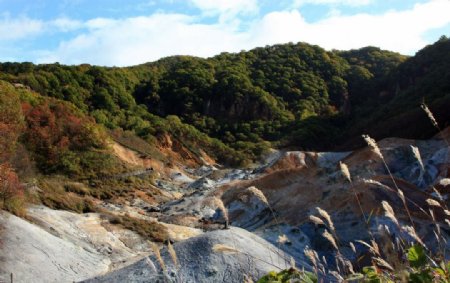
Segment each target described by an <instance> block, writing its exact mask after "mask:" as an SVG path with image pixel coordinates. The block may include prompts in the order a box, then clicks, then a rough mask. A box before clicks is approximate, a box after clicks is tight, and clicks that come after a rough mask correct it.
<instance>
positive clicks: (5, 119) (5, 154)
mask: <svg viewBox="0 0 450 283" xmlns="http://www.w3.org/2000/svg"><path fill="white" fill-rule="evenodd" d="M22 125H23V117H22V111H21V109H20V102H19V97H18V96H17V94H16V93H15V90H14V88H13V87H12V86H11V85H10V84H7V83H5V82H1V81H0V164H1V163H4V162H6V161H8V160H9V158H10V157H11V154H12V152H13V151H14V148H15V145H16V141H17V138H18V137H19V135H20V131H21V128H22Z"/></svg>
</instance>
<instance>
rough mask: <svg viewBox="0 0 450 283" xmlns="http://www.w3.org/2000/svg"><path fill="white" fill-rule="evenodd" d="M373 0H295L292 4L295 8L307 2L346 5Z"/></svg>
mask: <svg viewBox="0 0 450 283" xmlns="http://www.w3.org/2000/svg"><path fill="white" fill-rule="evenodd" d="M372 2H373V0H294V2H293V4H292V6H293V7H295V8H298V7H301V6H303V5H305V4H313V5H330V4H333V5H345V6H364V5H369V4H370V3H372Z"/></svg>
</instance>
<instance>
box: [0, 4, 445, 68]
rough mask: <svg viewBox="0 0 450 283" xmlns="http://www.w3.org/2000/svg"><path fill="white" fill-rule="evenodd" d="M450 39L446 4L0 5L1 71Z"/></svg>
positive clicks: (401, 48) (407, 47) (408, 49)
mask: <svg viewBox="0 0 450 283" xmlns="http://www.w3.org/2000/svg"><path fill="white" fill-rule="evenodd" d="M442 35H446V36H449V35H450V0H0V62H7V61H14V62H25V61H26V62H33V63H37V64H41V63H54V62H59V63H61V64H69V65H73V64H83V63H88V64H95V65H102V66H131V65H137V64H142V63H145V62H150V61H155V60H158V59H160V58H162V57H166V56H172V55H193V56H200V57H211V56H214V55H216V54H219V53H221V52H239V51H241V50H250V49H252V48H255V47H263V46H266V45H273V44H282V43H288V42H294V43H296V42H307V43H310V44H317V45H319V46H321V47H323V48H325V49H327V50H331V49H339V50H348V49H355V48H361V47H364V46H369V45H370V46H376V47H380V48H382V49H387V50H391V51H396V52H399V53H402V54H405V55H414V54H415V52H417V51H418V50H420V49H421V48H423V47H424V46H426V45H427V44H431V43H433V42H435V41H436V40H438V39H439V38H440V37H441V36H442Z"/></svg>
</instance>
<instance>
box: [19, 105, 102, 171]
mask: <svg viewBox="0 0 450 283" xmlns="http://www.w3.org/2000/svg"><path fill="white" fill-rule="evenodd" d="M22 111H23V113H24V115H25V121H26V124H27V129H26V131H25V133H24V136H23V141H24V143H25V144H26V145H27V147H28V148H29V150H30V151H32V152H34V153H35V158H36V161H37V164H38V166H39V167H40V169H41V170H42V171H43V172H46V173H53V172H63V173H69V174H71V173H77V171H78V170H80V168H79V167H80V164H79V163H80V160H79V156H78V154H77V153H79V152H84V151H88V150H93V149H101V148H104V147H105V139H104V137H102V133H101V131H100V130H99V129H98V128H97V127H96V126H95V123H94V121H93V120H92V119H91V118H89V117H86V116H84V115H82V114H81V113H78V111H77V110H76V109H75V108H73V107H72V106H71V105H69V104H66V103H63V102H58V101H56V100H46V101H45V102H43V103H41V104H39V105H36V106H32V105H31V104H29V103H23V104H22Z"/></svg>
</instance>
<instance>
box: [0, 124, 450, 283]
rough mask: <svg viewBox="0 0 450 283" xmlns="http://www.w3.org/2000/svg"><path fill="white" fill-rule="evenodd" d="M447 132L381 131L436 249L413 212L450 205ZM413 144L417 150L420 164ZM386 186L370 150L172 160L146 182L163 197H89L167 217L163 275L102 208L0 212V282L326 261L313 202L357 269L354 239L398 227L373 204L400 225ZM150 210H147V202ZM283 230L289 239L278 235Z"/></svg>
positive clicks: (259, 269)
mask: <svg viewBox="0 0 450 283" xmlns="http://www.w3.org/2000/svg"><path fill="white" fill-rule="evenodd" d="M449 133H450V130H449V129H447V130H446V131H444V132H443V133H442V134H441V135H440V136H438V137H435V138H433V139H430V140H424V141H415V140H405V139H396V138H389V139H385V140H382V141H380V142H379V146H380V148H381V151H382V153H383V155H384V156H385V160H386V163H387V165H388V167H389V168H390V170H391V171H392V174H393V177H394V180H395V184H396V185H397V186H398V188H399V189H400V190H401V191H402V192H403V194H404V195H405V197H406V199H407V205H408V207H409V209H410V211H411V215H412V219H413V221H414V225H416V228H417V230H418V234H419V235H420V237H421V238H422V240H423V241H424V242H425V243H426V244H427V245H428V246H429V248H431V249H433V248H435V247H436V245H435V244H434V241H435V240H434V235H433V233H432V229H430V225H432V221H431V220H430V219H429V217H427V216H426V215H425V214H424V213H423V212H422V211H421V209H424V210H428V209H429V208H430V207H429V206H428V205H427V203H426V200H427V199H428V198H433V197H434V198H435V199H436V200H437V201H440V202H441V203H442V204H443V205H444V204H445V205H448V204H449V198H448V195H449V193H450V181H449V180H450V179H449V178H450V153H449V150H450V148H449V147H448V144H447V143H446V142H445V140H444V139H443V138H447V139H448V137H449ZM411 145H413V146H416V147H417V148H418V149H419V151H420V154H421V158H422V162H423V167H422V165H421V164H420V162H418V160H417V159H416V158H415V156H414V153H413V151H412V149H411ZM124 150H125V151H126V149H123V148H120V151H121V152H122V153H121V154H128V156H130V155H129V154H130V152H124ZM136 158H138V157H136V156H132V159H133V162H139V160H138V161H136ZM340 161H342V162H345V163H346V164H347V165H348V167H349V171H350V173H351V176H352V183H351V184H350V183H349V182H347V181H346V178H345V177H344V176H342V173H341V171H340V169H339V162H340ZM395 184H394V183H393V181H392V179H391V177H390V176H389V175H388V172H387V171H386V168H385V167H384V165H383V162H382V161H381V160H380V159H379V158H378V157H377V156H376V155H375V154H374V153H373V152H372V151H371V150H370V149H369V148H362V149H359V150H356V151H354V152H341V153H331V152H329V153H326V152H325V153H317V152H300V151H289V152H280V151H276V152H273V153H272V154H271V155H270V156H269V157H268V158H267V160H266V162H265V163H264V164H262V165H261V166H260V167H255V168H251V169H246V170H242V169H234V170H233V169H219V168H218V167H214V166H213V165H205V166H203V167H200V168H188V167H182V166H181V165H180V166H176V167H174V168H173V169H171V170H168V171H167V170H166V171H164V173H163V172H162V173H161V175H160V176H159V177H158V178H157V179H156V186H157V187H158V189H159V190H161V191H163V192H165V193H167V198H168V199H171V201H167V202H165V203H161V204H155V203H152V204H146V203H145V199H140V200H139V201H133V202H128V203H126V204H124V205H122V206H120V207H119V206H117V205H114V204H108V203H99V204H98V205H102V206H103V207H104V208H105V209H106V210H107V211H109V212H114V213H123V211H126V212H127V213H129V214H133V213H134V215H136V216H139V217H141V218H142V219H149V220H152V221H158V222H159V223H162V224H163V225H165V227H167V228H168V230H169V235H170V240H171V241H172V242H175V243H174V249H175V251H176V254H177V257H178V265H175V264H174V263H173V259H172V257H171V256H170V254H169V253H168V250H167V247H164V248H163V249H162V259H163V261H164V262H165V265H166V269H165V270H164V271H163V270H162V268H161V263H160V262H159V261H158V259H157V258H156V257H155V255H154V254H153V253H152V252H151V248H150V246H149V245H148V243H146V241H145V240H144V239H142V237H141V236H138V235H137V234H135V233H134V232H131V231H128V230H125V229H122V228H118V227H116V226H114V225H112V224H109V223H107V221H105V220H104V219H103V218H102V217H101V216H100V214H93V213H91V214H74V213H70V212H65V211H54V210H50V209H48V208H45V207H31V208H30V209H29V216H30V218H31V220H32V222H27V221H25V220H22V219H19V218H17V217H15V216H11V215H7V214H6V213H3V214H2V215H1V216H0V221H1V222H0V225H1V226H3V227H4V228H5V229H4V231H3V234H2V245H3V246H2V253H1V262H2V264H1V265H0V271H1V275H0V276H1V277H0V281H1V280H3V281H5V280H6V278H7V277H8V276H9V274H10V273H11V272H13V273H14V274H15V278H16V282H30V280H31V279H34V280H32V281H33V282H71V281H81V280H87V282H125V281H126V282H155V281H157V280H162V281H163V280H173V281H177V280H180V279H181V281H182V282H220V281H223V282H242V280H243V279H244V277H246V276H247V277H248V278H252V279H253V280H254V279H257V278H258V277H260V276H261V275H262V274H264V273H266V272H268V271H270V270H277V269H279V268H286V266H289V265H290V257H292V258H293V259H295V261H296V265H297V266H298V267H304V268H305V269H310V267H309V263H308V262H309V261H308V260H307V259H306V258H305V255H304V253H303V251H304V249H305V248H306V247H310V248H312V249H314V250H316V251H317V252H318V253H319V255H320V256H324V257H325V258H327V259H328V260H329V262H330V263H331V265H333V258H334V256H335V251H334V249H333V247H332V246H331V245H330V243H329V242H328V241H327V240H326V239H324V238H323V236H322V233H323V231H324V230H325V227H324V226H323V225H317V224H315V223H313V222H312V221H311V220H310V218H309V217H310V215H317V209H316V207H321V208H323V209H325V210H326V211H328V213H329V214H330V215H331V217H332V219H333V221H334V225H335V227H336V233H337V235H338V237H339V241H340V246H341V252H342V253H343V254H344V255H346V256H347V257H348V258H349V259H352V260H353V261H354V263H355V266H358V265H364V264H365V263H366V262H364V258H365V255H366V254H367V248H366V247H365V246H364V245H363V244H357V243H355V246H356V253H353V252H352V251H351V247H350V245H349V243H350V242H351V241H352V242H353V243H354V241H355V240H358V239H361V240H368V239H369V234H368V231H371V232H372V234H373V235H375V236H376V237H377V238H380V239H381V238H382V235H383V234H382V231H383V229H385V228H384V227H388V229H389V231H390V235H391V237H393V238H395V237H396V236H397V235H400V234H402V235H403V234H404V232H403V231H401V230H399V229H398V228H397V226H396V225H394V223H392V221H391V220H390V219H389V218H387V217H385V216H384V214H383V212H382V209H381V204H380V203H381V201H383V200H386V201H388V202H389V203H390V204H391V205H392V207H393V208H394V211H395V213H396V215H397V217H398V218H399V220H400V222H401V223H406V224H408V221H409V219H408V216H407V215H406V213H405V210H404V207H403V203H402V201H401V199H400V198H399V196H398V194H397V189H396V187H395V186H396V185H395ZM431 186H434V188H435V189H436V190H437V191H438V192H439V194H440V195H441V197H442V199H439V197H438V195H437V193H436V192H435V191H434V190H432V189H430V188H431ZM260 192H262V193H263V194H264V196H262V195H261V194H260ZM355 195H357V196H358V198H359V200H360V202H361V207H362V210H361V209H359V205H358V203H357V202H356V198H355ZM217 199H221V200H222V201H223V203H224V205H225V207H226V211H227V212H228V217H229V221H230V224H231V226H232V227H231V229H223V226H224V222H225V218H224V211H223V209H221V208H220V205H218V203H219V202H217ZM149 206H151V207H152V209H151V210H148V209H146V208H148V207H149ZM432 209H433V208H432ZM434 213H435V216H436V219H437V222H438V225H440V227H441V230H442V233H443V235H444V236H445V237H446V238H447V239H448V238H450V230H449V229H448V228H449V227H448V226H447V224H445V222H444V220H445V219H446V218H447V219H448V215H445V214H444V212H443V211H442V209H438V208H434ZM363 214H364V216H365V217H368V216H369V215H371V218H370V221H368V222H367V223H366V222H365V221H364V216H363ZM380 227H382V228H383V229H381V230H380ZM281 235H286V236H287V239H285V240H283V241H281V243H279V242H278V239H279V236H281ZM403 236H406V237H407V235H403ZM411 240H413V239H411ZM19 244H20V246H21V248H20V249H17V246H18V245H19ZM278 248H280V249H281V250H283V251H280V250H278ZM445 248H446V249H447V250H448V249H450V247H449V246H447V247H445ZM358 258H359V261H358V263H357V264H356V259H358ZM89 278H91V279H89Z"/></svg>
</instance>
